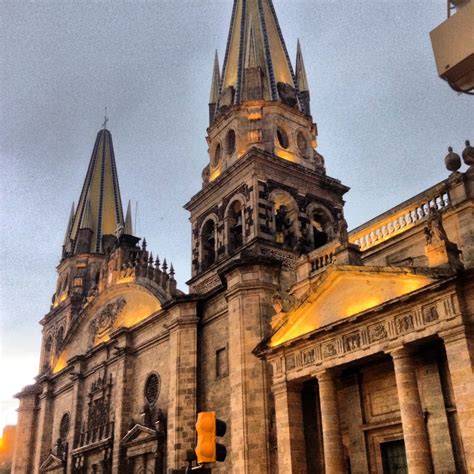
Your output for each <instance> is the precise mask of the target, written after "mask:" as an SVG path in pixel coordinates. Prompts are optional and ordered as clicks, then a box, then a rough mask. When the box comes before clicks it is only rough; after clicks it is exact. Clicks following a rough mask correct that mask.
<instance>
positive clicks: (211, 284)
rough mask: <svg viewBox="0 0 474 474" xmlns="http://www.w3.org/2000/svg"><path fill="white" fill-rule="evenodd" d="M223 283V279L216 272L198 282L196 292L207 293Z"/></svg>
mask: <svg viewBox="0 0 474 474" xmlns="http://www.w3.org/2000/svg"><path fill="white" fill-rule="evenodd" d="M220 284H221V279H220V277H219V275H218V274H217V273H214V274H213V275H211V276H210V277H209V278H206V279H205V280H204V281H202V282H200V283H198V284H197V285H196V286H195V287H194V291H195V292H196V293H202V294H203V293H207V292H208V291H210V290H213V289H214V288H217V287H218V286H219V285H220Z"/></svg>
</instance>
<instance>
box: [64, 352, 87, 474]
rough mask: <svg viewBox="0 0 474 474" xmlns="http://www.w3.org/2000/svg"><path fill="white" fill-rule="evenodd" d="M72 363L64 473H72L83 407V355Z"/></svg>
mask: <svg viewBox="0 0 474 474" xmlns="http://www.w3.org/2000/svg"><path fill="white" fill-rule="evenodd" d="M70 363H71V364H72V365H73V372H72V374H71V380H72V383H73V384H74V386H73V389H72V390H73V395H72V408H71V421H70V427H69V435H68V439H67V442H68V452H67V469H66V473H67V474H71V473H72V468H73V465H72V450H73V449H74V448H75V447H76V442H77V440H78V439H79V435H80V432H81V413H82V408H83V399H84V394H83V390H84V388H83V387H84V378H83V375H82V365H83V357H82V356H81V357H77V358H76V359H75V360H74V361H71V362H70Z"/></svg>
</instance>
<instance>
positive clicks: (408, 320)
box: [395, 314, 414, 334]
mask: <svg viewBox="0 0 474 474" xmlns="http://www.w3.org/2000/svg"><path fill="white" fill-rule="evenodd" d="M413 327H414V326H413V316H412V315H411V314H406V315H403V316H398V317H396V318H395V328H396V331H397V334H403V333H405V332H408V331H411V330H412V329H413Z"/></svg>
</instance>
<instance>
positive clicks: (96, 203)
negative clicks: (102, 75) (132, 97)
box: [70, 116, 124, 253]
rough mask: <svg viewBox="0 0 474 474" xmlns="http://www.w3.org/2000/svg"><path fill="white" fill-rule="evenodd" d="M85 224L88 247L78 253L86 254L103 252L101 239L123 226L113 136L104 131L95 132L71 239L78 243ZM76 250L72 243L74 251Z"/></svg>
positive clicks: (113, 233)
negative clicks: (87, 234) (88, 234)
mask: <svg viewBox="0 0 474 474" xmlns="http://www.w3.org/2000/svg"><path fill="white" fill-rule="evenodd" d="M106 118H107V116H106ZM104 124H105V125H106V121H105V120H104ZM86 207H87V208H88V209H87V212H86ZM84 225H87V226H88V227H87V228H88V229H90V230H91V231H92V238H91V239H90V248H89V249H85V248H83V246H82V245H81V252H88V253H89V252H91V253H100V252H102V237H103V236H104V235H115V234H116V232H117V229H118V228H119V227H120V226H122V227H123V225H124V220H123V210H122V200H121V197H120V188H119V183H118V177H117V167H116V164H115V154H114V147H113V143H112V134H111V133H110V132H109V130H107V129H106V128H104V129H102V130H100V131H99V132H98V133H97V138H96V141H95V144H94V149H93V151H92V156H91V159H90V162H89V167H88V169H87V174H86V178H85V180H84V184H83V187H82V191H81V196H80V198H79V202H78V205H77V209H76V213H75V216H74V221H73V224H72V228H71V231H70V238H71V240H73V241H74V242H75V241H76V240H77V236H78V232H79V229H81V228H85V227H84ZM78 251H79V250H78V248H77V245H76V244H75V248H74V252H76V253H77V252H78Z"/></svg>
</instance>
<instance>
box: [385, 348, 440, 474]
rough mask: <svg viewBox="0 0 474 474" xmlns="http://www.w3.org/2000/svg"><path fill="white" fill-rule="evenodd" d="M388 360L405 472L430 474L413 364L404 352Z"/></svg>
mask: <svg viewBox="0 0 474 474" xmlns="http://www.w3.org/2000/svg"><path fill="white" fill-rule="evenodd" d="M391 356H392V358H393V366H394V370H395V380H396V382H397V392H398V402H399V404H400V415H401V418H402V428H403V439H404V441H405V450H406V456H407V465H408V471H409V472H410V474H428V473H430V472H432V464H431V454H430V445H429V441H428V435H427V431H426V425H425V420H424V417H423V409H422V406H421V400H420V394H419V392H418V385H417V381H416V372H415V364H414V362H413V358H412V355H411V354H410V352H409V351H408V350H407V349H406V348H401V349H397V350H395V351H393V352H392V353H391Z"/></svg>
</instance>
